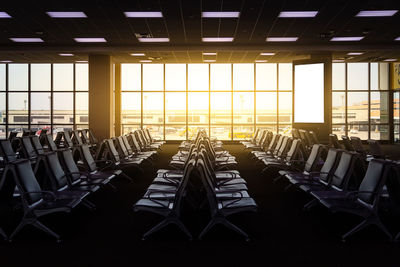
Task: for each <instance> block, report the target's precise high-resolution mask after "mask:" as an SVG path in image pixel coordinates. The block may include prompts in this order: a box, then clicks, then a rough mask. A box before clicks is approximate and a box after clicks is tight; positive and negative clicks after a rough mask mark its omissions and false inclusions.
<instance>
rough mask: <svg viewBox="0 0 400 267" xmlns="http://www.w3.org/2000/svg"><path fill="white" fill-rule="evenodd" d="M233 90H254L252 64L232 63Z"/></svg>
mask: <svg viewBox="0 0 400 267" xmlns="http://www.w3.org/2000/svg"><path fill="white" fill-rule="evenodd" d="M233 90H234V91H244V90H246V91H253V90H254V64H233Z"/></svg>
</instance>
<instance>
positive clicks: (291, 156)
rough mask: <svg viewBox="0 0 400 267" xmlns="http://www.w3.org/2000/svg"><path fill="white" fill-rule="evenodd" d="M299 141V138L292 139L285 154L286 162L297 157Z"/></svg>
mask: <svg viewBox="0 0 400 267" xmlns="http://www.w3.org/2000/svg"><path fill="white" fill-rule="evenodd" d="M300 142H301V141H300V140H299V139H294V140H293V141H292V144H291V146H290V149H289V151H288V152H287V154H286V161H287V162H290V161H291V160H294V159H295V158H296V157H297V155H298V153H299V147H300Z"/></svg>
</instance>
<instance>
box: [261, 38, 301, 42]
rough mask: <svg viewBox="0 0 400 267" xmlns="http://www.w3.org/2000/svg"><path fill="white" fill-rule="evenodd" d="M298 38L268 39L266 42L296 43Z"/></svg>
mask: <svg viewBox="0 0 400 267" xmlns="http://www.w3.org/2000/svg"><path fill="white" fill-rule="evenodd" d="M297 39H299V37H268V38H267V39H266V41H267V42H296V41H297Z"/></svg>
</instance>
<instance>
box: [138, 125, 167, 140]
mask: <svg viewBox="0 0 400 267" xmlns="http://www.w3.org/2000/svg"><path fill="white" fill-rule="evenodd" d="M143 128H144V129H149V131H150V135H151V137H153V138H157V139H164V127H163V125H146V126H144V127H143Z"/></svg>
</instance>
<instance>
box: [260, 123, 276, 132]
mask: <svg viewBox="0 0 400 267" xmlns="http://www.w3.org/2000/svg"><path fill="white" fill-rule="evenodd" d="M257 129H260V130H268V131H271V132H273V133H275V134H276V124H272V125H257Z"/></svg>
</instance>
